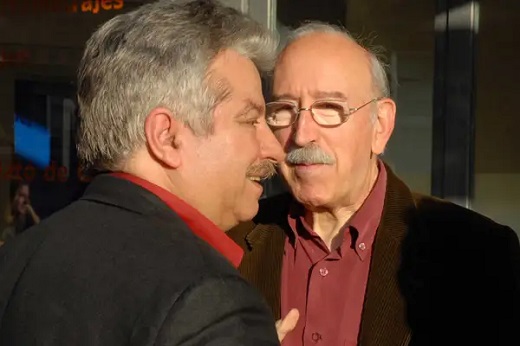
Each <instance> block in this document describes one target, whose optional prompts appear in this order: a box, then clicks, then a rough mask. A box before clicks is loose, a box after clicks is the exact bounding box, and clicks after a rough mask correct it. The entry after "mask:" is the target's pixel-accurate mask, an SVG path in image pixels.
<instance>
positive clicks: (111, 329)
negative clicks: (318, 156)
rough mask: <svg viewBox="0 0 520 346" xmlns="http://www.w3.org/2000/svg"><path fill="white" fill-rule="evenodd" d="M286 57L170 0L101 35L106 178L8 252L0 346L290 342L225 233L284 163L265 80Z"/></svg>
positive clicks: (250, 31) (244, 30) (94, 52)
mask: <svg viewBox="0 0 520 346" xmlns="http://www.w3.org/2000/svg"><path fill="white" fill-rule="evenodd" d="M276 47H277V42H276V40H275V39H273V37H272V35H271V33H270V32H269V31H267V30H266V29H264V28H263V27H262V26H261V25H259V24H258V23H256V22H254V21H253V20H252V19H250V18H249V17H247V16H245V15H243V14H241V13H239V12H238V11H236V10H234V9H231V8H227V7H224V6H222V5H221V4H219V3H217V2H215V1H209V0H208V1H173V0H161V1H158V2H155V3H152V4H148V5H145V6H142V7H140V8H138V9H137V10H134V11H132V12H129V13H126V14H122V15H119V16H116V17H115V18H113V19H111V20H110V21H108V22H107V23H106V24H104V25H103V26H101V27H100V28H99V29H98V30H97V31H96V32H95V33H94V34H93V35H92V37H91V38H90V39H89V40H88V42H87V44H86V49H85V53H84V55H83V58H82V60H81V62H80V67H79V73H78V101H79V110H80V111H79V118H80V125H79V135H78V144H77V146H78V153H79V157H80V158H81V159H82V161H83V163H84V164H85V165H86V166H88V167H90V168H92V169H94V170H96V171H97V172H98V174H96V176H95V177H94V179H93V181H92V182H91V184H90V185H89V187H88V189H87V191H86V192H85V194H84V196H83V197H82V198H81V199H80V200H79V201H76V202H74V203H72V204H71V205H70V206H68V207H66V208H65V209H63V210H61V211H60V212H58V213H56V214H54V215H53V216H51V217H50V218H48V219H46V220H44V221H43V222H42V223H40V224H39V225H38V226H36V227H33V228H31V229H29V230H27V231H26V232H24V234H23V235H22V236H21V237H20V238H19V239H16V240H15V241H13V242H12V243H11V244H6V245H5V246H4V247H2V249H1V250H0V277H1V278H2V279H1V280H0V344H2V345H36V344H38V345H50V344H52V345H76V346H78V345H110V346H114V345H129V344H130V345H152V344H153V345H227V346H233V345H277V344H279V340H278V337H277V333H276V329H275V321H274V319H273V317H272V314H271V313H270V312H269V308H268V307H267V304H266V303H265V302H264V300H263V298H261V296H260V295H259V294H258V293H257V292H256V291H255V290H254V289H252V288H251V287H250V286H249V284H248V283H246V282H245V281H244V280H243V279H242V278H241V277H240V275H239V274H238V272H237V271H236V269H235V267H236V266H238V264H239V263H240V261H241V258H242V255H243V251H242V250H241V248H240V247H239V246H238V245H236V244H235V243H234V242H233V241H232V240H231V239H230V238H228V236H227V235H226V234H225V231H226V230H228V229H230V228H231V227H233V226H235V225H237V224H238V223H239V222H240V221H247V220H250V219H251V218H252V217H253V216H254V215H255V214H256V212H257V210H258V199H259V197H260V196H261V194H262V185H261V180H263V179H265V178H267V177H269V176H270V175H272V174H273V173H274V163H275V162H276V161H280V160H282V159H283V150H282V148H281V147H280V145H279V143H278V142H277V141H276V139H275V138H274V136H273V134H272V132H271V131H270V129H269V128H268V126H267V125H266V122H265V117H264V114H265V106H264V100H263V96H262V87H261V79H260V73H261V72H263V71H267V70H269V69H270V68H271V66H272V63H273V61H274V58H275V53H276Z"/></svg>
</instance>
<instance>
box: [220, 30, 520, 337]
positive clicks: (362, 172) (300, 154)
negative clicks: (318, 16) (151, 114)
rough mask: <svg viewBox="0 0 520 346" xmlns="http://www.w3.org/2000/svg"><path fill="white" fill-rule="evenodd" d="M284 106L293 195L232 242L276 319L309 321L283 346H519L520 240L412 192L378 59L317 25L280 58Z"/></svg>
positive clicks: (273, 121)
mask: <svg viewBox="0 0 520 346" xmlns="http://www.w3.org/2000/svg"><path fill="white" fill-rule="evenodd" d="M273 98H274V100H273V102H270V103H268V104H267V107H266V121H267V123H268V125H269V126H270V127H271V129H272V130H273V132H274V134H275V136H276V138H277V139H278V141H279V142H280V143H281V144H282V145H283V147H284V149H285V152H286V158H285V161H284V162H283V163H282V164H281V166H280V170H281V172H282V174H283V177H284V179H285V181H286V182H287V184H288V186H289V188H290V192H291V193H290V194H286V195H284V194H282V195H277V196H274V197H272V198H268V199H266V200H264V201H262V203H261V206H260V211H259V214H258V215H257V216H256V218H255V219H254V220H253V222H247V223H243V224H241V225H240V226H238V227H236V228H234V229H233V230H231V231H230V234H231V236H232V237H233V238H234V239H235V240H236V241H237V242H238V243H239V244H240V245H241V246H242V247H243V248H244V249H245V251H246V254H245V257H244V260H243V262H242V264H241V266H240V270H241V272H242V274H243V275H244V276H245V277H246V278H247V279H248V280H249V281H250V282H252V283H253V284H254V285H256V286H257V287H258V288H259V290H260V291H261V292H262V293H263V294H264V296H265V297H266V298H267V300H268V301H269V303H270V305H271V308H272V310H273V312H274V314H275V315H276V316H281V315H285V314H287V313H288V312H289V311H291V310H292V309H297V310H298V311H299V312H300V319H299V321H298V323H297V325H296V328H295V330H294V331H293V332H292V333H291V334H289V335H288V336H287V339H286V340H285V342H284V345H286V346H297V345H298V346H299V345H305V346H308V345H327V346H328V345H349V346H352V345H362V346H395V345H520V333H519V332H518V327H519V326H520V320H519V316H520V247H519V243H518V237H517V236H516V234H515V233H514V232H513V231H512V230H511V229H510V228H508V227H506V226H502V225H499V224H497V223H495V222H493V221H492V220H489V219H487V218H485V217H483V216H481V215H479V214H477V213H475V212H472V211H470V210H467V209H465V208H462V207H460V206H457V205H454V204H451V203H449V202H447V201H442V200H439V199H436V198H433V197H429V196H423V195H420V194H416V193H413V192H411V191H410V189H409V188H408V187H407V186H406V185H405V184H404V183H403V182H402V181H401V180H400V179H399V178H398V177H397V176H396V175H395V174H394V173H393V172H392V170H391V169H390V168H389V167H388V166H387V165H386V164H385V162H384V161H383V160H382V159H381V158H380V155H381V154H382V153H383V151H384V150H385V146H386V144H387V142H388V140H389V138H390V136H391V134H392V131H393V129H394V123H395V114H396V105H395V103H394V101H392V99H391V98H390V93H389V87H388V80H387V77H386V74H385V70H384V67H383V64H382V63H381V61H380V60H379V59H378V57H377V56H376V55H375V54H374V53H372V52H371V51H370V50H368V49H366V48H363V47H362V46H361V45H360V44H358V43H357V42H356V40H354V39H353V38H352V37H351V36H350V35H349V34H348V33H346V32H345V31H342V30H341V29H340V28H336V27H333V26H330V25H326V24H320V23H310V24H306V25H304V26H302V27H301V28H299V29H297V30H296V31H295V32H294V35H293V37H292V38H291V39H290V40H289V43H288V45H287V46H286V47H285V49H284V50H283V51H282V52H281V54H280V56H279V58H278V61H277V64H276V67H275V71H274V83H273ZM410 145H413V143H410Z"/></svg>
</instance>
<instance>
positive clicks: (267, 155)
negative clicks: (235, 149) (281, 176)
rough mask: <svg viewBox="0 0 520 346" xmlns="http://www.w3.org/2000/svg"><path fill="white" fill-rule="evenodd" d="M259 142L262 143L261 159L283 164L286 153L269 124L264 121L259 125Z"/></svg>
mask: <svg viewBox="0 0 520 346" xmlns="http://www.w3.org/2000/svg"><path fill="white" fill-rule="evenodd" d="M258 127H259V128H258V131H257V136H258V142H259V143H260V158H261V159H263V160H264V159H269V160H273V161H276V162H282V161H284V159H285V153H284V151H283V148H282V145H281V144H280V142H278V140H277V139H276V137H275V136H274V134H273V132H272V131H271V129H270V128H269V127H268V126H267V123H266V122H265V121H263V122H262V123H260V124H259V125H258Z"/></svg>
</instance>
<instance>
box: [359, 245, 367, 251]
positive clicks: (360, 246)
mask: <svg viewBox="0 0 520 346" xmlns="http://www.w3.org/2000/svg"><path fill="white" fill-rule="evenodd" d="M358 247H359V249H360V250H361V251H365V249H366V248H367V246H366V245H365V243H361V244H359V246H358Z"/></svg>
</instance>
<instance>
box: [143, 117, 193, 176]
mask: <svg viewBox="0 0 520 346" xmlns="http://www.w3.org/2000/svg"><path fill="white" fill-rule="evenodd" d="M182 129H183V125H182V123H181V122H179V121H178V120H176V119H174V117H173V114H172V112H171V111H170V110H169V109H167V108H162V107H161V108H154V109H153V110H152V111H151V112H150V113H149V114H148V116H147V117H146V120H145V123H144V133H145V136H146V142H147V145H148V151H149V153H150V155H151V156H152V157H153V158H154V159H155V160H156V161H157V162H159V163H161V164H162V165H164V166H166V167H169V168H177V167H179V165H180V164H181V155H180V153H179V133H180V132H181V131H182Z"/></svg>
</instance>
